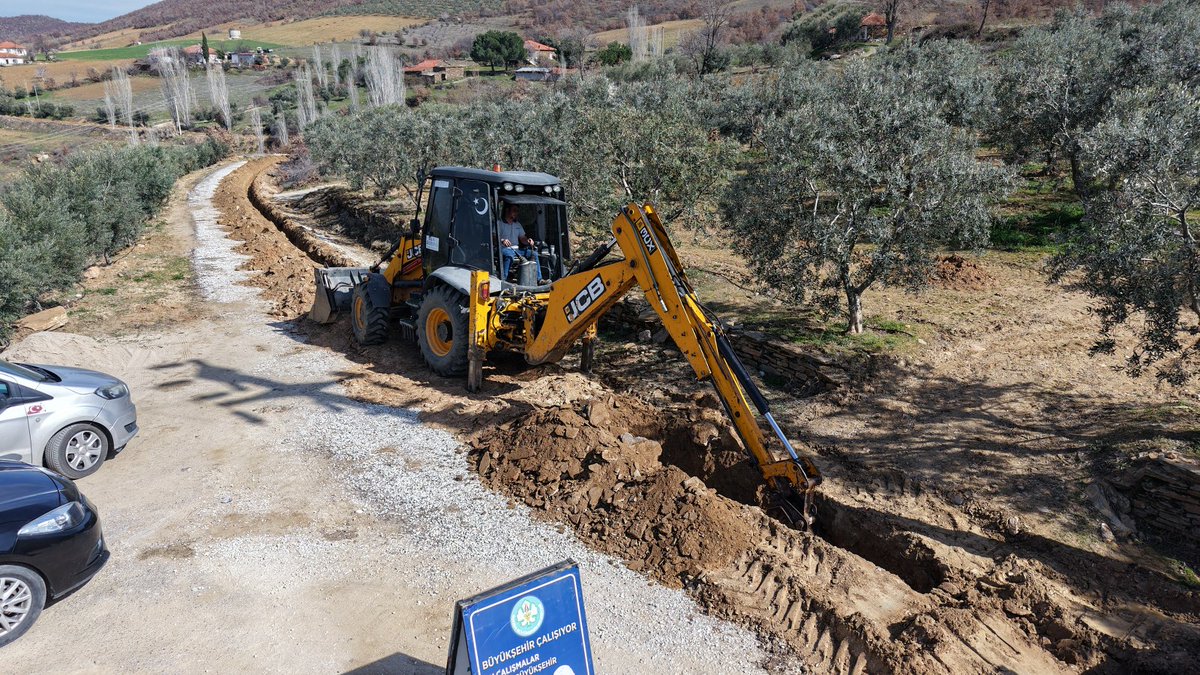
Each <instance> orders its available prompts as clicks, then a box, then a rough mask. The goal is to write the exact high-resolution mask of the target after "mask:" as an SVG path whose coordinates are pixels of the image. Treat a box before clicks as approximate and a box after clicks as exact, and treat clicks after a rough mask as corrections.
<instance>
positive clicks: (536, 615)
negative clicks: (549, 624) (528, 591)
mask: <svg viewBox="0 0 1200 675" xmlns="http://www.w3.org/2000/svg"><path fill="white" fill-rule="evenodd" d="M545 614H546V609H545V607H543V606H542V601H541V600H538V599H537V596H534V595H527V596H525V597H523V598H521V599H520V600H518V601H517V604H515V605H513V609H512V615H511V616H509V619H508V622H509V623H510V624H512V629H513V632H514V633H516V634H517V635H520V636H521V637H529V636H530V635H533V634H534V633H536V632H537V629H539V628H541V627H542V619H543V618H545Z"/></svg>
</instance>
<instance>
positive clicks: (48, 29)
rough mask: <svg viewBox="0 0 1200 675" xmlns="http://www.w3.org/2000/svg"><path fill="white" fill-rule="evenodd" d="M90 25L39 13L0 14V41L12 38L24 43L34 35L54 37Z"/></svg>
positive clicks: (29, 40)
mask: <svg viewBox="0 0 1200 675" xmlns="http://www.w3.org/2000/svg"><path fill="white" fill-rule="evenodd" d="M91 25H93V24H87V23H76V22H72V21H63V20H62V19H55V18H54V17H51V16H44V15H41V14H23V15H21V16H0V41H4V40H12V41H13V42H18V43H21V44H24V43H26V42H31V41H32V40H33V36H35V35H44V36H46V37H47V38H51V39H54V38H59V37H62V36H64V35H70V34H72V33H75V32H77V31H81V30H85V29H87V28H88V27H89V26H91Z"/></svg>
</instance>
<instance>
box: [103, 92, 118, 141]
mask: <svg viewBox="0 0 1200 675" xmlns="http://www.w3.org/2000/svg"><path fill="white" fill-rule="evenodd" d="M104 113H105V114H106V115H107V116H108V126H109V127H111V128H113V129H116V128H117V104H116V103H114V102H113V97H112V87H111V83H110V82H105V83H104Z"/></svg>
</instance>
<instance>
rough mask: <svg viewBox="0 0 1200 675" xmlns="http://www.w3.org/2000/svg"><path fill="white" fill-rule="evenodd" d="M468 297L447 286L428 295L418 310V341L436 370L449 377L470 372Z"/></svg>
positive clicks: (426, 361)
mask: <svg viewBox="0 0 1200 675" xmlns="http://www.w3.org/2000/svg"><path fill="white" fill-rule="evenodd" d="M466 304H467V299H466V297H465V296H464V295H463V294H462V293H459V292H458V291H456V290H454V289H452V288H449V287H447V286H438V287H437V288H434V289H432V290H430V291H429V292H428V293H426V294H425V298H424V299H423V300H422V301H421V308H420V309H419V310H417V344H419V345H420V347H421V356H423V357H425V363H428V364H429V367H430V368H432V369H433V372H435V373H437V374H438V375H443V376H446V377H451V376H457V375H462V374H463V373H465V372H467V342H468V339H467V338H468V329H467V312H466Z"/></svg>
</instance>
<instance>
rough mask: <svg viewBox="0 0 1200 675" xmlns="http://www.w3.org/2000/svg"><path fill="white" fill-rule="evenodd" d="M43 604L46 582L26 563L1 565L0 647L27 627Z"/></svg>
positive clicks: (35, 619)
mask: <svg viewBox="0 0 1200 675" xmlns="http://www.w3.org/2000/svg"><path fill="white" fill-rule="evenodd" d="M45 605H46V582H44V581H42V577H41V576H40V575H39V574H38V573H37V572H34V571H33V570H31V569H29V568H27V567H17V566H16V565H0V647H3V646H4V645H6V644H8V643H10V642H12V641H13V640H16V639H17V638H19V637H21V636H22V635H24V634H25V631H27V630H29V627H30V626H32V625H33V622H34V621H37V618H38V616H39V615H40V614H41V613H42V607H44V606H45Z"/></svg>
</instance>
